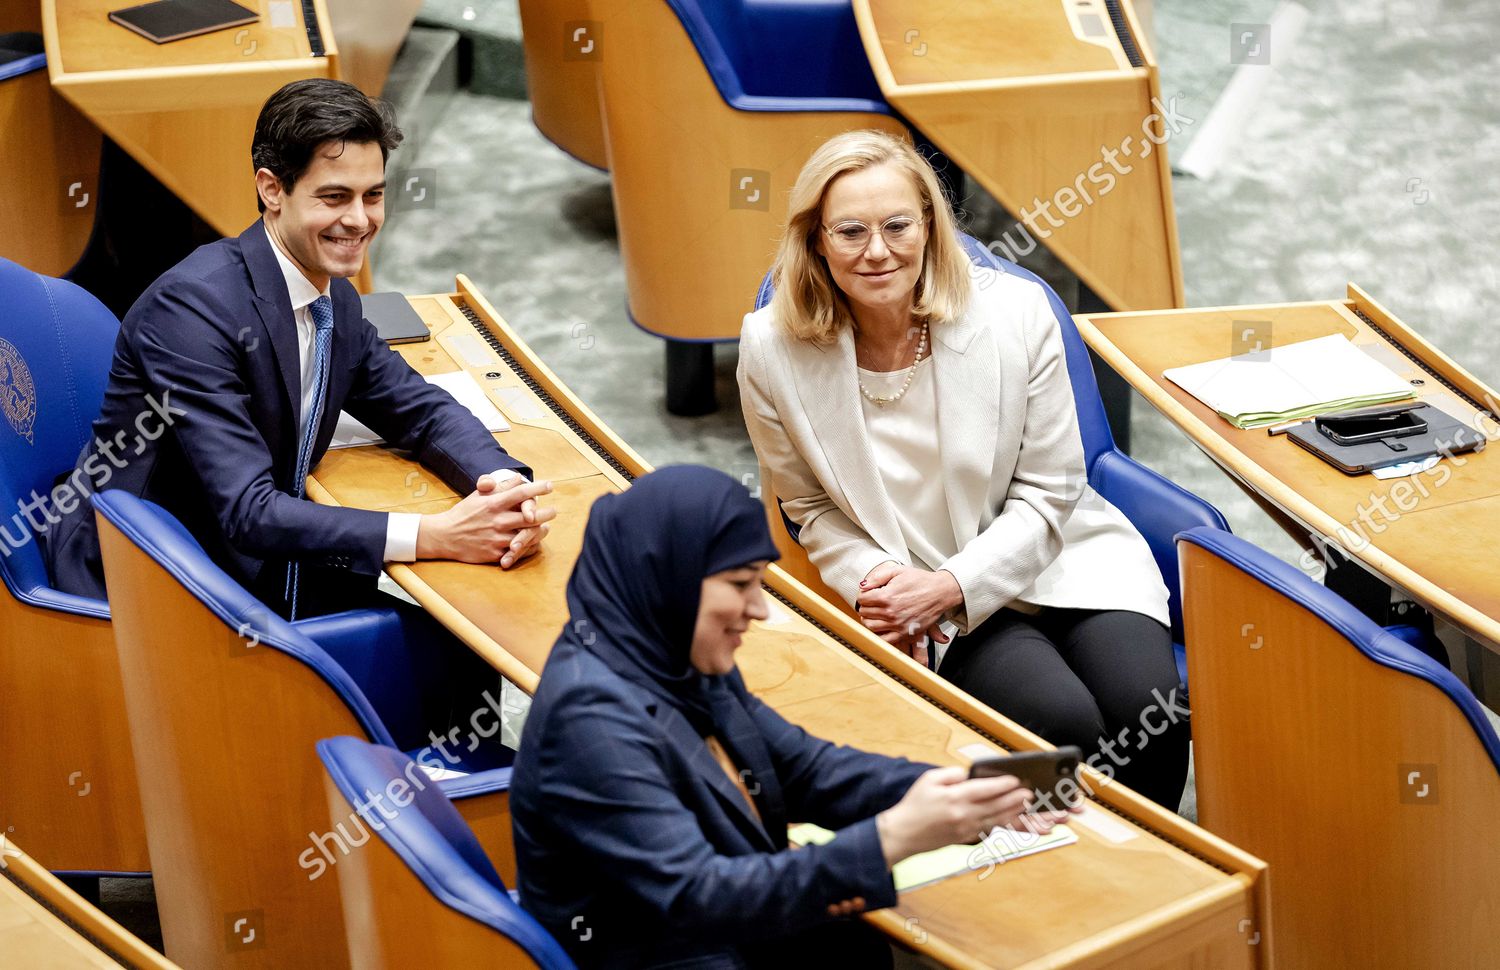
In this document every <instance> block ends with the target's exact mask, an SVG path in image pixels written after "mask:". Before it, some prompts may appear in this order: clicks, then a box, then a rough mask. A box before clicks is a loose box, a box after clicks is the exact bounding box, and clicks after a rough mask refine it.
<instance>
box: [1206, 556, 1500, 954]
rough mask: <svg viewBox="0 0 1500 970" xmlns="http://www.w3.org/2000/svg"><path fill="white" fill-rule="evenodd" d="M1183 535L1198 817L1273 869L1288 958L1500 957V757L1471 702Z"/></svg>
mask: <svg viewBox="0 0 1500 970" xmlns="http://www.w3.org/2000/svg"><path fill="white" fill-rule="evenodd" d="M1178 549H1179V553H1180V556H1181V562H1182V589H1183V616H1184V622H1185V624H1186V627H1187V637H1188V643H1189V645H1190V646H1189V649H1188V670H1189V676H1190V679H1191V682H1192V685H1193V755H1194V763H1195V766H1196V773H1197V787H1198V817H1199V820H1200V822H1201V824H1202V825H1203V826H1204V827H1206V828H1208V829H1209V830H1210V831H1212V832H1214V833H1216V834H1218V835H1220V836H1222V837H1224V838H1226V839H1229V840H1231V841H1232V842H1234V843H1235V844H1236V845H1240V846H1243V847H1244V848H1246V849H1248V850H1249V851H1251V852H1254V853H1255V854H1256V855H1257V856H1259V857H1260V858H1262V859H1265V860H1266V861H1267V862H1268V863H1269V864H1270V865H1271V867H1272V871H1274V872H1275V874H1276V934H1275V937H1274V938H1273V939H1272V940H1271V941H1270V946H1271V954H1272V956H1273V957H1274V959H1275V963H1276V965H1277V966H1281V967H1317V968H1319V970H1342V968H1347V970H1366V968H1372V967H1391V968H1401V967H1454V968H1457V967H1473V968H1476V970H1477V968H1480V967H1490V966H1495V965H1497V963H1500V941H1497V939H1496V935H1495V932H1494V915H1495V903H1496V900H1500V838H1496V837H1495V833H1494V828H1495V821H1496V819H1497V818H1500V771H1497V769H1496V766H1495V763H1494V761H1492V760H1491V758H1490V756H1489V755H1488V754H1487V753H1486V752H1485V750H1484V748H1483V746H1482V744H1481V743H1480V740H1479V737H1478V735H1477V734H1476V733H1475V730H1474V728H1473V727H1472V726H1471V725H1470V723H1469V722H1468V721H1467V720H1466V719H1465V718H1464V716H1463V714H1462V713H1461V711H1460V710H1459V708H1458V707H1457V706H1456V705H1455V704H1454V702H1453V701H1452V700H1451V699H1450V698H1449V697H1448V696H1447V695H1446V694H1444V693H1443V692H1442V691H1440V690H1439V689H1437V688H1436V687H1434V686H1433V685H1432V684H1430V683H1428V682H1426V681H1424V680H1421V679H1419V678H1417V677H1415V676H1412V675H1410V674H1408V673H1405V672H1403V671H1400V670H1394V669H1391V668H1389V667H1386V666H1382V665H1380V664H1377V663H1375V662H1374V661H1372V660H1370V659H1368V658H1367V657H1365V656H1364V655H1363V654H1362V653H1360V652H1359V650H1358V649H1357V648H1356V647H1355V646H1354V645H1353V644H1352V643H1350V642H1349V641H1348V640H1347V639H1345V637H1344V636H1343V635H1342V634H1340V633H1339V632H1338V631H1337V630H1335V629H1334V628H1332V627H1330V626H1329V625H1328V624H1327V623H1326V622H1324V621H1323V620H1322V619H1320V618H1319V617H1318V616H1316V615H1314V614H1313V613H1311V612H1309V611H1308V610H1306V609H1305V608H1303V607H1302V606H1301V605H1299V604H1297V603H1295V602H1293V601H1292V600H1290V599H1288V598H1286V597H1285V596H1283V595H1281V594H1280V593H1278V592H1276V591H1275V590H1273V589H1271V588H1270V587H1268V586H1266V585H1265V584H1264V583H1262V582H1261V581H1259V580H1258V579H1256V578H1254V577H1252V576H1250V575H1248V574H1246V573H1245V572H1243V571H1241V570H1240V569H1238V568H1237V567H1235V566H1233V565H1231V564H1229V563H1227V562H1225V561H1224V560H1223V559H1221V558H1219V557H1218V556H1216V555H1214V554H1213V553H1211V552H1209V551H1207V550H1204V549H1203V548H1201V547H1199V546H1196V545H1193V544H1191V543H1181V544H1180V545H1179V547H1178ZM1350 568H1352V567H1350Z"/></svg>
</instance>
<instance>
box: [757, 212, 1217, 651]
mask: <svg viewBox="0 0 1500 970" xmlns="http://www.w3.org/2000/svg"><path fill="white" fill-rule="evenodd" d="M958 235H959V242H960V243H962V245H963V248H964V252H965V253H967V254H968V256H969V259H970V260H971V261H972V262H973V263H975V264H976V265H978V266H984V267H987V268H989V269H993V270H997V271H998V272H1001V273H1007V274H1009V275H1011V276H1018V277H1020V278H1021V279H1025V280H1031V281H1032V282H1034V283H1036V284H1038V285H1039V286H1041V287H1042V289H1043V290H1045V291H1046V293H1047V302H1048V303H1049V304H1051V306H1052V312H1053V313H1054V314H1055V315H1056V317H1057V326H1058V329H1059V330H1060V331H1061V332H1062V340H1063V353H1064V355H1065V357H1066V359H1067V363H1068V379H1069V380H1070V381H1071V382H1072V385H1073V403H1074V405H1075V406H1076V408H1077V411H1078V431H1079V434H1080V436H1081V437H1082V439H1083V456H1084V462H1085V465H1086V467H1087V468H1088V480H1089V485H1090V486H1091V487H1092V488H1093V489H1094V491H1095V492H1098V493H1099V494H1100V495H1101V496H1103V497H1104V499H1105V500H1106V501H1108V502H1109V503H1110V504H1111V505H1113V506H1114V507H1115V508H1117V509H1119V510H1120V512H1121V513H1123V514H1124V516H1125V517H1126V518H1127V519H1129V520H1130V522H1131V524H1132V525H1134V526H1135V528H1136V531H1138V532H1140V534H1141V536H1142V538H1144V539H1145V540H1146V545H1147V546H1149V547H1150V549H1151V557H1152V558H1153V559H1154V560H1155V561H1156V566H1157V568H1158V569H1159V570H1160V571H1161V576H1162V582H1164V583H1165V584H1166V586H1167V591H1168V593H1169V594H1170V599H1169V601H1168V608H1169V610H1170V612H1171V619H1172V639H1173V641H1174V643H1175V644H1176V648H1177V666H1178V671H1179V673H1181V674H1182V675H1183V678H1184V680H1185V679H1186V670H1187V663H1186V659H1185V654H1184V651H1183V647H1182V584H1181V582H1180V581H1179V577H1178V573H1177V548H1176V545H1175V544H1174V542H1173V537H1174V536H1175V535H1176V534H1177V533H1178V532H1181V531H1182V530H1184V529H1191V528H1193V527H1194V526H1207V527H1209V528H1214V529H1223V530H1224V531H1226V532H1227V531H1228V530H1229V522H1228V521H1227V520H1226V519H1225V518H1224V516H1223V514H1222V513H1220V512H1219V510H1218V509H1216V508H1214V507H1213V506H1212V505H1210V504H1209V503H1208V502H1205V501H1204V500H1203V499H1201V498H1199V497H1198V496H1196V495H1194V494H1193V493H1192V492H1189V491H1188V490H1187V489H1185V488H1182V487H1181V486H1180V485H1177V484H1176V483H1174V482H1172V481H1170V480H1168V479H1166V478H1163V477H1162V476H1161V475H1158V474H1157V473H1156V472H1154V471H1152V470H1151V469H1149V468H1147V467H1146V466H1144V465H1142V464H1140V463H1139V462H1137V461H1135V460H1133V459H1131V458H1130V457H1129V456H1127V455H1125V454H1124V453H1123V452H1121V451H1120V450H1119V449H1118V448H1116V447H1115V438H1114V435H1113V434H1111V433H1110V430H1109V420H1108V418H1106V417H1105V414H1104V399H1103V398H1101V397H1100V396H1099V384H1098V382H1097V381H1096V380H1095V379H1094V365H1093V362H1092V361H1091V360H1090V359H1089V348H1088V345H1087V344H1085V343H1084V342H1083V337H1082V336H1080V335H1079V333H1078V328H1077V326H1075V325H1074V323H1073V317H1072V315H1071V314H1069V313H1068V308H1067V305H1066V304H1064V303H1063V301H1062V298H1061V297H1059V296H1058V295H1057V293H1056V292H1055V291H1054V290H1053V289H1052V287H1050V286H1048V285H1047V284H1046V282H1045V281H1044V280H1042V278H1041V277H1039V276H1037V275H1036V274H1035V273H1033V272H1031V271H1030V270H1028V269H1023V268H1022V267H1020V266H1018V265H1017V264H1015V263H1013V262H1011V261H1010V260H1008V259H1002V258H1001V257H999V256H996V255H995V254H994V253H993V252H991V251H990V250H989V249H987V248H986V247H985V246H984V245H983V244H982V243H980V242H979V240H977V239H975V238H974V237H973V236H970V235H969V234H968V233H963V232H961V233H959V234H958ZM774 292H775V288H774V287H773V286H772V284H771V273H769V272H767V273H766V275H765V278H764V279H762V280H761V284H760V289H759V290H758V291H756V294H755V308H756V309H757V310H758V309H760V308H761V307H763V306H765V305H766V304H767V303H769V302H771V295H772V293H774ZM783 518H785V517H784V516H783ZM786 524H787V529H788V531H789V532H790V533H791V535H792V538H793V539H796V537H797V530H796V527H795V525H793V524H792V523H791V522H790V520H787V523H786Z"/></svg>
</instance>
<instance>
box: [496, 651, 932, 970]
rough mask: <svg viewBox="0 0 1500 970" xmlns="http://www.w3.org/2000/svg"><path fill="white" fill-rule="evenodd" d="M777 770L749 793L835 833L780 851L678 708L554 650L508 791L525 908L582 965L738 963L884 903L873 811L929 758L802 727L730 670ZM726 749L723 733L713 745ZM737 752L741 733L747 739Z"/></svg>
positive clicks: (886, 894)
mask: <svg viewBox="0 0 1500 970" xmlns="http://www.w3.org/2000/svg"><path fill="white" fill-rule="evenodd" d="M728 679H729V682H730V687H731V689H732V690H734V691H735V692H736V693H737V694H739V695H740V699H741V703H742V706H743V708H744V710H745V711H746V712H747V713H748V715H749V716H748V719H746V720H745V721H744V722H743V723H741V724H739V725H738V727H736V728H735V731H736V732H738V731H756V732H759V734H760V735H761V737H762V739H763V740H764V742H765V747H766V749H767V750H768V751H769V752H770V756H771V760H772V762H773V764H772V765H771V766H770V770H769V771H766V770H764V769H762V770H759V771H757V770H754V768H753V766H744V765H742V766H740V767H750V768H751V769H752V770H750V771H747V772H746V773H745V781H746V784H747V786H749V787H750V788H751V789H752V790H753V789H755V786H757V785H759V786H761V787H762V792H761V797H763V798H768V799H770V801H771V802H772V803H775V804H781V805H784V806H785V814H786V817H787V818H789V819H791V820H793V821H805V822H815V823H817V824H819V825H821V826H823V827H825V828H828V829H833V830H835V831H836V832H837V837H836V838H835V839H834V840H833V841H832V842H830V843H828V844H827V845H823V846H814V847H809V848H805V849H797V850H791V851H788V850H786V849H785V846H786V834H785V833H784V832H780V833H768V832H767V831H766V830H765V829H764V828H763V827H762V826H761V824H760V822H759V821H758V820H757V818H756V816H755V815H754V814H753V813H752V812H751V811H750V809H749V807H748V805H747V803H746V802H745V799H744V796H743V795H741V793H740V791H739V789H738V788H736V787H735V785H734V784H733V783H732V782H731V781H730V779H729V778H728V776H727V775H726V774H725V772H724V769H723V768H722V767H720V765H719V763H718V762H717V761H715V760H714V757H713V755H712V754H711V753H710V751H709V749H708V746H707V745H706V744H705V743H704V741H703V739H702V738H701V737H700V736H699V735H698V734H697V732H696V731H694V730H693V728H692V726H691V725H690V724H689V723H688V721H687V719H686V718H685V717H683V716H682V714H681V713H679V712H678V711H676V710H675V709H673V708H671V707H669V706H668V705H665V704H662V703H660V702H659V701H658V700H656V699H655V698H654V697H653V696H652V695H651V694H650V693H648V692H647V691H645V690H644V689H643V688H641V687H639V686H637V685H636V684H634V683H632V682H631V681H629V680H626V679H625V678H623V677H621V676H619V675H618V674H616V673H615V672H614V671H612V670H611V669H610V668H609V667H607V666H606V665H605V664H604V663H603V662H601V661H600V660H599V659H598V658H597V657H595V656H594V655H592V654H590V653H588V652H587V650H586V649H585V648H582V647H579V646H577V645H576V644H574V643H572V642H570V641H567V640H563V641H560V642H559V643H558V645H557V646H556V647H554V648H553V652H552V655H551V657H550V658H549V659H548V661H547V666H546V668H545V669H544V671H543V674H542V679H541V683H540V685H539V687H538V689H537V693H536V697H535V699H534V701H533V702H532V706H531V712H530V714H529V715H528V716H527V719H526V726H525V730H524V731H523V733H522V737H521V749H520V752H519V753H518V755H517V757H516V764H515V778H514V781H513V783H512V787H511V795H510V806H511V818H512V824H513V827H514V832H515V848H516V860H517V864H518V867H519V889H520V897H521V900H520V901H521V905H522V906H523V907H524V908H525V909H526V910H527V911H528V912H530V913H531V914H532V915H533V916H535V917H536V918H537V920H538V921H539V922H541V923H542V925H543V926H545V927H546V928H547V929H548V930H550V931H551V932H552V934H553V935H554V936H555V937H556V938H557V939H558V940H559V941H560V942H561V943H562V944H563V946H564V947H565V948H566V949H567V950H568V952H569V953H570V954H571V955H572V957H573V959H574V960H575V961H577V963H578V964H579V965H580V966H581V967H621V968H623V967H649V966H659V965H662V964H666V963H671V962H673V961H678V960H692V961H693V962H692V963H691V966H694V967H699V966H702V967H720V966H722V967H735V966H743V965H744V963H745V961H746V955H747V951H753V952H755V953H756V955H757V957H758V958H759V959H765V949H766V945H767V944H768V943H769V944H770V945H771V947H772V948H774V943H775V939H776V938H777V937H779V936H787V935H790V934H793V933H797V932H800V931H803V930H806V929H809V928H811V927H814V926H816V925H818V924H820V923H825V922H828V921H829V920H830V919H831V917H829V915H828V914H827V912H826V909H827V907H828V906H829V905H831V904H835V903H839V902H842V901H844V900H848V899H852V898H854V897H856V896H862V897H864V900H865V903H866V906H867V908H869V909H879V908H882V907H886V906H891V905H894V903H895V902H896V892H895V888H894V887H893V885H892V883H891V875H890V871H889V870H888V869H887V868H886V864H885V857H884V855H883V853H882V851H881V847H880V839H879V836H878V834H877V833H876V829H875V818H874V816H875V815H876V814H877V813H879V812H881V811H884V810H885V809H887V808H889V807H891V806H892V805H894V804H895V803H896V802H898V801H900V799H901V797H902V796H903V795H904V794H906V791H907V789H908V788H910V787H911V785H912V782H914V781H916V779H917V776H918V775H920V774H921V773H922V772H924V771H926V770H928V768H930V767H931V766H930V765H921V764H916V763H914V762H911V761H907V760H905V759H902V758H887V757H884V756H881V755H875V754H868V753H865V752H862V751H856V750H853V749H850V748H844V747H840V746H838V745H834V744H830V743H829V742H827V741H822V740H819V739H817V738H814V737H811V736H809V735H808V734H807V733H806V732H805V731H803V730H802V729H801V728H799V727H796V726H795V725H793V724H789V723H788V722H787V721H785V720H784V719H783V718H782V717H781V716H780V715H779V714H777V713H776V712H775V711H773V710H771V709H770V708H768V707H766V706H765V705H764V704H762V703H761V702H760V701H759V700H757V699H756V698H755V697H753V696H752V695H750V694H749V693H748V692H747V691H746V690H745V686H744V682H743V681H742V680H741V679H740V676H739V673H738V671H736V672H734V673H733V674H730V675H729V678H728ZM723 740H725V741H727V742H728V744H729V746H731V747H733V746H734V738H733V737H730V738H726V739H723ZM747 747H749V746H747V745H743V744H741V745H740V746H739V749H740V750H746V749H747Z"/></svg>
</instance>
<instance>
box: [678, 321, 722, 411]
mask: <svg viewBox="0 0 1500 970" xmlns="http://www.w3.org/2000/svg"><path fill="white" fill-rule="evenodd" d="M666 344H667V410H668V411H669V412H671V413H672V414H675V415H677V416H678V417H682V418H696V417H701V416H702V415H705V414H712V413H714V412H715V411H717V410H718V409H719V398H718V395H717V394H716V393H715V392H714V345H713V344H712V343H711V342H709V341H696V340H694V341H687V340H671V339H668V340H667V341H666Z"/></svg>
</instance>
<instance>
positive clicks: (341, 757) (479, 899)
mask: <svg viewBox="0 0 1500 970" xmlns="http://www.w3.org/2000/svg"><path fill="white" fill-rule="evenodd" d="M318 757H319V758H321V759H322V760H323V764H324V766H325V767H326V768H327V769H328V775H329V778H330V779H331V780H332V782H333V784H334V785H335V786H336V787H337V788H338V790H339V792H340V793H342V794H343V796H344V798H345V799H346V800H347V801H348V802H349V804H350V805H366V804H369V802H370V801H371V798H372V796H373V795H374V794H375V793H378V792H384V791H387V790H389V786H390V785H391V784H392V783H393V782H403V783H404V782H405V780H406V779H408V778H410V777H411V775H409V774H408V771H409V770H410V768H411V766H412V760H411V759H410V758H409V757H407V756H406V755H404V754H402V753H401V752H399V751H396V750H394V749H392V748H389V747H381V746H379V745H375V744H370V743H368V742H366V741H362V740H360V739H358V738H351V737H337V738H329V739H327V740H323V741H319V742H318ZM407 787H410V788H411V789H412V790H413V791H414V793H415V797H414V798H413V800H412V801H411V803H410V804H409V805H407V806H405V807H404V808H401V809H400V810H399V811H397V812H396V813H394V817H391V815H390V814H388V813H385V812H382V813H380V816H379V819H378V823H379V824H375V823H376V822H377V819H376V818H375V817H373V816H372V817H371V818H370V819H368V821H369V822H370V823H371V825H370V827H371V828H372V829H375V830H376V832H377V833H378V835H379V837H380V839H381V840H382V841H383V842H384V843H385V844H386V845H387V846H389V847H390V848H391V850H392V851H393V852H395V853H396V855H397V856H399V857H400V858H401V860H402V861H403V862H405V863H406V865H407V867H408V868H410V870H411V872H412V874H413V875H414V876H416V877H417V879H419V880H420V881H421V882H422V884H423V885H424V886H426V887H427V889H428V890H429V891H430V892H431V893H432V895H433V896H434V897H436V898H437V900H438V901H439V902H441V903H442V904H443V905H445V906H447V907H449V908H451V909H453V910H455V911H457V912H459V913H462V914H463V915H465V916H468V917H469V918H471V919H474V920H477V921H479V922H480V923H482V924H484V925H485V926H488V927H490V928H492V929H494V930H495V931H496V932H497V933H500V934H502V935H503V936H505V937H507V938H508V939H510V940H512V941H513V942H515V943H516V944H517V945H518V946H520V947H521V948H522V949H523V950H525V951H526V953H527V954H528V955H529V956H531V958H532V959H534V960H535V961H536V962H537V964H538V965H539V966H541V967H543V968H545V970H572V968H573V961H572V960H570V959H569V958H568V955H567V954H566V953H565V952H564V951H563V949H562V947H561V946H559V945H558V943H557V941H556V940H554V939H553V938H552V936H551V935H550V934H549V933H548V932H547V931H546V930H545V929H543V928H542V926H541V924H540V923H538V922H537V921H536V920H535V919H533V918H532V917H531V915H530V914H529V913H527V912H526V911H525V910H523V909H521V907H520V906H518V905H517V904H516V903H515V901H514V900H512V899H511V897H510V893H508V892H507V891H506V888H505V883H504V882H503V881H502V880H501V879H500V875H499V873H497V872H496V871H495V867H494V865H492V864H491V862H490V860H489V857H488V856H486V855H485V853H484V850H483V849H482V848H481V847H480V845H479V841H478V840H477V839H476V838H475V837H474V832H473V830H472V829H470V828H469V825H468V823H466V822H465V821H464V820H463V818H462V816H460V815H459V813H458V809H456V808H454V807H453V803H452V802H451V801H449V799H448V796H447V795H445V794H443V792H442V790H441V789H440V788H439V787H438V786H437V785H426V786H424V787H422V788H416V787H415V786H410V785H407Z"/></svg>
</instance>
